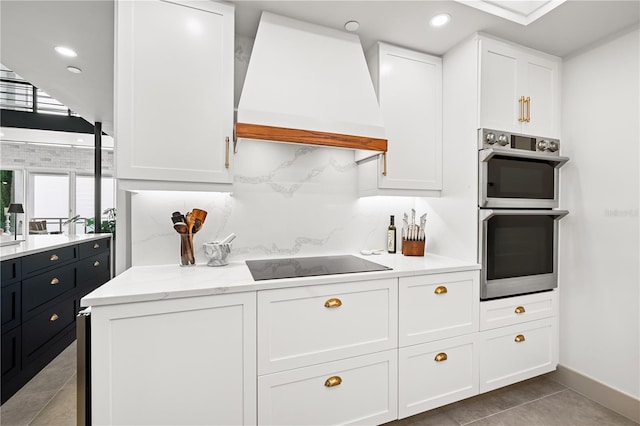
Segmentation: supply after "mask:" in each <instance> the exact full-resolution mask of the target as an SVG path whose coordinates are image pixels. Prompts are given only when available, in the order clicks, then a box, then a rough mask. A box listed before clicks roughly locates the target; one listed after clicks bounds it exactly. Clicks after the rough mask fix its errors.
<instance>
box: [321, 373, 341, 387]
mask: <svg viewBox="0 0 640 426" xmlns="http://www.w3.org/2000/svg"><path fill="white" fill-rule="evenodd" d="M340 383H342V379H341V378H340V376H331V377H329V378H328V379H327V380H325V382H324V385H325V386H326V387H328V388H332V387H334V386H338V385H339V384H340Z"/></svg>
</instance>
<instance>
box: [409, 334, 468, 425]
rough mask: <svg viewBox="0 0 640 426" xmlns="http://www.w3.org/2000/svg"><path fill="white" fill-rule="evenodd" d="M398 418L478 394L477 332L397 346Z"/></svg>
mask: <svg viewBox="0 0 640 426" xmlns="http://www.w3.org/2000/svg"><path fill="white" fill-rule="evenodd" d="M398 365H399V367H398V401H399V403H398V415H399V418H401V419H402V418H404V417H408V416H412V415H414V414H417V413H421V412H423V411H427V410H431V409H433V408H436V407H440V406H442V405H445V404H449V403H451V402H455V401H459V400H461V399H463V398H468V397H470V396H473V395H476V394H477V393H478V333H473V334H468V335H465V336H460V337H454V338H451V339H444V340H439V341H436V342H431V343H424V344H421V345H416V346H409V347H406V348H400V350H399V352H398Z"/></svg>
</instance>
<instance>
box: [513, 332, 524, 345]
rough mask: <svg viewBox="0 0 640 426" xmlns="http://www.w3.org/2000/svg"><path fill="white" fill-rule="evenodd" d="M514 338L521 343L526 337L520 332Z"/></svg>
mask: <svg viewBox="0 0 640 426" xmlns="http://www.w3.org/2000/svg"><path fill="white" fill-rule="evenodd" d="M513 340H515V342H516V343H520V342H524V340H525V339H524V336H523V335H522V334H518V335H517V336H516V338H515V339H513Z"/></svg>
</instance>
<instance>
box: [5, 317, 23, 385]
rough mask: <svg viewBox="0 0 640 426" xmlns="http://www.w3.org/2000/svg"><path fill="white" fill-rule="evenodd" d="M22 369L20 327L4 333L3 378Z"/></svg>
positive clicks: (7, 377)
mask: <svg viewBox="0 0 640 426" xmlns="http://www.w3.org/2000/svg"><path fill="white" fill-rule="evenodd" d="M18 371H20V327H18V328H14V329H13V330H11V331H9V332H6V333H3V334H2V379H3V380H5V379H9V378H10V377H12V376H14V375H15V374H17V373H18Z"/></svg>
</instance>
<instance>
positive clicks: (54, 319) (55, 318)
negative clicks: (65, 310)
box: [49, 314, 59, 322]
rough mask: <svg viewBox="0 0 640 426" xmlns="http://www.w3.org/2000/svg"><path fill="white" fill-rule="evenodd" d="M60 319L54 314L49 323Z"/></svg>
mask: <svg viewBox="0 0 640 426" xmlns="http://www.w3.org/2000/svg"><path fill="white" fill-rule="evenodd" d="M58 318H59V317H58V314H53V315H51V318H49V321H51V322H53V321H56V320H57V319H58Z"/></svg>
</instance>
